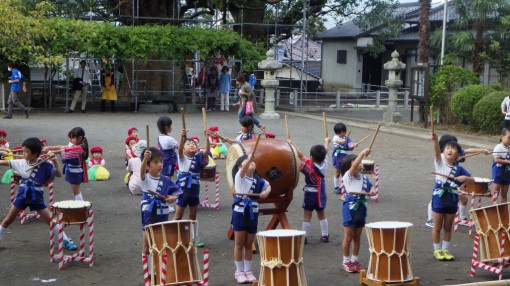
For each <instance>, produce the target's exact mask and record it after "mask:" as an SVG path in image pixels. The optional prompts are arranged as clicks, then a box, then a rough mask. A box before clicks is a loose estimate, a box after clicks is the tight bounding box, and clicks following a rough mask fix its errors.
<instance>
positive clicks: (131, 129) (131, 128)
mask: <svg viewBox="0 0 510 286" xmlns="http://www.w3.org/2000/svg"><path fill="white" fill-rule="evenodd" d="M133 130H138V129H136V127H134V126H131V127H130V128H129V129H128V135H129V136H131V133H133Z"/></svg>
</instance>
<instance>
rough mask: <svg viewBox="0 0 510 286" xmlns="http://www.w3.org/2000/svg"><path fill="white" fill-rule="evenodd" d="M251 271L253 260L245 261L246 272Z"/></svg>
mask: <svg viewBox="0 0 510 286" xmlns="http://www.w3.org/2000/svg"><path fill="white" fill-rule="evenodd" d="M248 271H251V260H245V261H244V272H248Z"/></svg>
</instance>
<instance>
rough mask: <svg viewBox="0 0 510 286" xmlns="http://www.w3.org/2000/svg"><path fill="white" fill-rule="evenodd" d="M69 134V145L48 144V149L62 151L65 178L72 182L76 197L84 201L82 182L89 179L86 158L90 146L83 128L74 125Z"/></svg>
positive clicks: (56, 151)
mask: <svg viewBox="0 0 510 286" xmlns="http://www.w3.org/2000/svg"><path fill="white" fill-rule="evenodd" d="M67 135H68V137H69V143H68V144H67V146H48V147H46V150H51V151H54V152H55V153H60V155H61V157H62V163H64V174H65V180H66V182H68V183H69V184H71V188H72V190H73V195H74V199H75V200H77V201H83V196H82V194H81V191H80V184H81V183H82V182H83V183H86V182H87V181H88V177H87V164H86V160H87V158H88V157H89V146H88V142H87V138H86V137H85V130H83V128H81V127H74V128H73V129H71V131H69V133H67Z"/></svg>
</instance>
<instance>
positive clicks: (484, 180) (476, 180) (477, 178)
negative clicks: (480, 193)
mask: <svg viewBox="0 0 510 286" xmlns="http://www.w3.org/2000/svg"><path fill="white" fill-rule="evenodd" d="M473 179H474V180H475V183H491V182H492V180H491V179H487V178H481V177H473Z"/></svg>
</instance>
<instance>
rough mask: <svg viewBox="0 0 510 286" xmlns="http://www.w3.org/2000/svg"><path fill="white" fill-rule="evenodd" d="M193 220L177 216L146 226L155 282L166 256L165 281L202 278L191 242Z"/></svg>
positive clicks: (171, 282) (197, 280)
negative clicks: (177, 217) (176, 219)
mask: <svg viewBox="0 0 510 286" xmlns="http://www.w3.org/2000/svg"><path fill="white" fill-rule="evenodd" d="M195 227H196V221H192V220H179V221H167V222H161V223H155V224H150V225H147V226H146V227H145V233H146V235H147V239H148V242H149V252H150V254H151V260H152V271H151V273H155V274H156V276H155V279H156V284H155V285H159V284H158V283H159V282H160V278H161V273H162V272H161V271H162V265H163V261H164V260H166V279H165V281H166V284H165V285H181V284H187V283H196V282H201V281H202V273H201V272H200V266H199V264H198V258H197V248H196V246H195V244H194V243H193V239H192V238H193V237H192V231H193V229H195Z"/></svg>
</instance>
